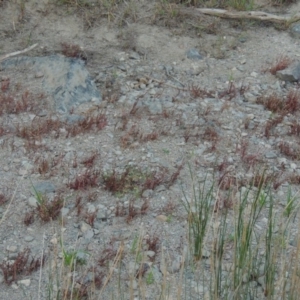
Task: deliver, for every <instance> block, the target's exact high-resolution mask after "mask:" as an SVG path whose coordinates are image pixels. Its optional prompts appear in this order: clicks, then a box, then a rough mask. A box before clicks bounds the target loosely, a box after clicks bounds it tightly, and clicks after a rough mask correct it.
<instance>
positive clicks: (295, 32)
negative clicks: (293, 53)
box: [289, 23, 300, 39]
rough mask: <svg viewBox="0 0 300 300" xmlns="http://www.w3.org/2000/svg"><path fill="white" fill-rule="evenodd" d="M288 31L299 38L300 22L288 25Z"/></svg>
mask: <svg viewBox="0 0 300 300" xmlns="http://www.w3.org/2000/svg"><path fill="white" fill-rule="evenodd" d="M289 31H290V35H291V36H292V37H293V38H296V39H299V38H300V23H296V24H293V25H292V26H291V27H290V30H289Z"/></svg>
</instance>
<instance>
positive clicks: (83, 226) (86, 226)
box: [80, 222, 92, 233]
mask: <svg viewBox="0 0 300 300" xmlns="http://www.w3.org/2000/svg"><path fill="white" fill-rule="evenodd" d="M90 229H92V227H91V226H90V225H89V224H87V223H85V222H82V223H81V224H80V231H81V232H82V233H85V232H87V231H88V230H90Z"/></svg>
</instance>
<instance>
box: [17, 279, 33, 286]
mask: <svg viewBox="0 0 300 300" xmlns="http://www.w3.org/2000/svg"><path fill="white" fill-rule="evenodd" d="M18 283H19V284H21V285H24V286H26V287H29V286H30V283H31V280H30V279H22V280H19V281H18Z"/></svg>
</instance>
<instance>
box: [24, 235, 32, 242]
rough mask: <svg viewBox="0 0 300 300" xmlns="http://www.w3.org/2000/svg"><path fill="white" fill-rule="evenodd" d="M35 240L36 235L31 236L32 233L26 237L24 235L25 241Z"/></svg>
mask: <svg viewBox="0 0 300 300" xmlns="http://www.w3.org/2000/svg"><path fill="white" fill-rule="evenodd" d="M33 240H34V237H33V236H31V235H26V236H25V237H24V241H25V242H28V243H29V242H32V241H33Z"/></svg>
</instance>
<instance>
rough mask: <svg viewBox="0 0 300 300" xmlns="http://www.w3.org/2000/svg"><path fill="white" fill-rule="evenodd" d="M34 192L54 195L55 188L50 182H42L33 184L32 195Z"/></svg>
mask: <svg viewBox="0 0 300 300" xmlns="http://www.w3.org/2000/svg"><path fill="white" fill-rule="evenodd" d="M36 191H37V192H39V193H41V194H48V193H54V192H55V191H56V187H55V185H54V184H53V183H52V182H51V181H42V182H37V183H34V184H33V188H32V192H33V194H34V195H35V192H36Z"/></svg>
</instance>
